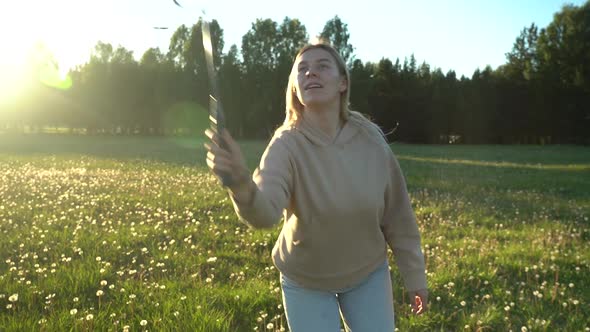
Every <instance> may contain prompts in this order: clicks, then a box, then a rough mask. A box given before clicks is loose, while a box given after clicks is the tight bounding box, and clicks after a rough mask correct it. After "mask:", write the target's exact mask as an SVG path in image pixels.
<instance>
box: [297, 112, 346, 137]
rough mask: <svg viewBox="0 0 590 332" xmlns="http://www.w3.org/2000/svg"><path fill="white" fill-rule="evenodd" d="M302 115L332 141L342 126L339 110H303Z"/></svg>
mask: <svg viewBox="0 0 590 332" xmlns="http://www.w3.org/2000/svg"><path fill="white" fill-rule="evenodd" d="M304 113H305V114H304V116H305V118H306V119H308V120H309V121H310V122H311V123H312V124H313V125H314V126H316V127H317V128H318V129H320V130H321V131H323V132H324V133H325V134H326V135H328V137H331V138H332V139H334V138H335V137H336V136H337V135H338V132H339V131H340V129H341V127H342V125H343V120H342V119H341V117H340V109H339V108H334V107H333V108H330V109H321V110H319V109H309V108H305V111H304Z"/></svg>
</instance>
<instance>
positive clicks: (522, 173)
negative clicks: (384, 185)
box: [0, 135, 590, 331]
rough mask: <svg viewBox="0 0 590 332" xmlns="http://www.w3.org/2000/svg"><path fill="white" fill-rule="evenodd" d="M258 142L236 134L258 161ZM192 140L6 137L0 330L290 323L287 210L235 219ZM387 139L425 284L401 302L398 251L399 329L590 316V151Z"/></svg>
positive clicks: (0, 181)
mask: <svg viewBox="0 0 590 332" xmlns="http://www.w3.org/2000/svg"><path fill="white" fill-rule="evenodd" d="M265 143H266V142H242V146H243V148H244V151H246V154H247V157H248V164H249V165H250V167H251V168H252V169H253V168H254V167H255V166H256V164H257V162H258V160H259V158H260V155H261V153H262V152H263V150H264V147H265ZM202 144H203V139H202V138H196V139H192V140H191V139H186V138H185V139H180V138H134V137H90V136H76V137H70V136H60V135H0V258H1V260H0V330H2V331H5V330H6V331H16V330H18V331H22V330H24V331H29V330H31V331H32V330H43V331H106V330H113V331H115V330H117V331H121V330H124V327H125V326H128V327H129V330H130V331H141V330H150V331H173V330H174V331H177V330H179V329H180V330H186V331H253V330H254V329H257V330H258V331H278V330H280V328H281V327H284V328H286V323H285V316H284V313H283V310H282V307H281V306H280V304H281V296H280V288H279V283H278V271H277V270H276V269H275V268H273V267H272V262H271V260H270V251H271V249H272V246H273V244H274V241H275V240H276V237H277V235H278V233H279V229H280V228H279V227H280V226H277V227H276V228H274V229H271V230H250V229H248V227H246V226H245V225H243V224H241V223H240V222H239V221H238V219H237V217H236V216H235V213H234V212H233V209H232V207H231V204H230V202H229V201H228V198H227V194H226V193H225V192H224V191H223V190H222V189H221V187H220V186H219V185H218V183H217V180H216V179H215V178H214V177H212V176H211V175H210V173H209V172H208V171H207V169H206V167H205V164H204V157H205V151H204V149H203V147H202ZM392 149H393V150H394V152H395V153H396V155H397V156H398V158H399V160H400V163H401V166H402V169H403V170H404V173H405V174H406V177H407V182H408V187H409V190H410V196H411V198H412V203H413V205H414V209H415V211H416V215H417V217H418V222H419V226H420V229H421V231H422V235H423V247H424V251H425V255H426V259H427V269H428V284H429V288H430V300H431V308H430V311H429V312H428V313H427V314H425V315H423V316H421V317H414V316H412V315H411V314H410V311H409V308H408V305H407V300H406V299H405V298H404V296H403V291H404V290H403V288H402V287H401V279H400V276H399V274H398V272H397V269H395V265H392V266H393V267H394V269H393V271H392V277H393V282H394V293H395V294H394V296H395V309H396V324H397V327H398V328H399V330H400V331H509V330H512V331H521V330H522V328H523V327H526V328H527V330H528V331H556V330H565V331H585V330H586V331H588V330H590V323H588V317H590V309H589V308H590V305H589V304H590V278H588V275H590V246H589V244H588V243H589V240H590V228H589V226H588V225H589V222H588V218H589V217H590V149H588V148H585V147H573V146H545V147H537V146H418V145H402V144H393V145H392ZM99 291H100V292H99ZM97 292H98V294H100V296H97ZM14 294H18V299H17V300H15V297H14V296H13V295H14ZM11 300H13V301H11ZM90 315H92V316H90ZM142 321H144V322H143V323H145V326H143V325H142ZM269 323H272V325H273V326H272V327H270V326H269V328H267V325H268V324H269Z"/></svg>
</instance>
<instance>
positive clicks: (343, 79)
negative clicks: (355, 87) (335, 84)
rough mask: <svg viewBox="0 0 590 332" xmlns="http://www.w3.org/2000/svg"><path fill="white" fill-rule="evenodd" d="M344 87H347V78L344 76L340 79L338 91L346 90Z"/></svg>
mask: <svg viewBox="0 0 590 332" xmlns="http://www.w3.org/2000/svg"><path fill="white" fill-rule="evenodd" d="M346 89H348V80H347V79H346V78H345V77H343V78H342V79H341V80H340V87H339V90H340V93H342V92H344V91H346Z"/></svg>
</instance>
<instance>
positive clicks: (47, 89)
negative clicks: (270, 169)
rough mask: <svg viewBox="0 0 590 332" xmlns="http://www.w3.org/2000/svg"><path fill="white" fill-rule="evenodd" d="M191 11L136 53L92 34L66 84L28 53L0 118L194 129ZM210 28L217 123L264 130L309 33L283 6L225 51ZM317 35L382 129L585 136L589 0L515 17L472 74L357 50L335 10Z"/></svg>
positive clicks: (197, 115)
mask: <svg viewBox="0 0 590 332" xmlns="http://www.w3.org/2000/svg"><path fill="white" fill-rule="evenodd" d="M201 23H202V22H201V20H199V21H197V23H195V24H194V25H192V26H185V25H181V26H180V27H178V28H177V29H176V30H175V32H174V33H173V35H172V37H171V39H170V44H169V47H168V50H167V51H166V52H162V51H161V50H160V49H158V48H151V49H148V50H147V51H146V52H145V53H144V54H143V55H142V57H141V58H140V59H139V61H137V60H135V58H134V56H133V52H132V51H130V50H128V49H126V48H125V47H123V46H118V47H116V48H115V47H113V46H112V45H111V44H109V43H104V42H98V43H97V44H96V46H95V47H94V49H93V52H92V54H91V56H90V59H89V60H88V61H87V62H86V63H85V64H83V65H80V66H78V67H76V68H75V69H73V70H71V71H70V73H69V75H70V77H71V86H69V87H68V88H60V86H59V85H57V86H56V85H52V84H47V80H45V81H44V80H43V79H40V75H48V74H47V72H48V70H47V68H55V66H56V61H55V59H53V58H52V57H51V56H46V57H42V59H41V60H39V59H38V60H37V62H36V65H35V66H34V67H33V68H32V69H31V71H30V75H29V78H30V83H31V84H30V85H29V86H30V89H29V91H28V92H27V94H26V95H23V96H22V98H21V100H20V101H15V102H14V103H12V104H4V105H1V106H0V107H2V108H4V110H0V114H2V115H3V116H0V130H2V129H4V130H5V131H9V130H17V131H18V130H22V128H24V127H25V126H27V127H32V128H37V129H40V128H43V127H47V126H55V127H61V128H69V129H70V130H71V131H77V130H82V129H83V131H84V132H85V133H87V134H101V133H103V134H104V133H107V134H141V135H167V134H190V135H193V134H195V132H196V131H198V130H201V129H200V128H202V127H203V122H206V121H207V116H206V113H207V105H208V94H209V80H208V77H207V69H206V63H205V57H204V51H203V46H202V32H201V27H202V24H201ZM211 33H212V43H213V48H214V63H215V67H216V69H217V71H218V76H219V84H220V93H221V98H222V101H223V103H224V108H225V111H226V113H227V122H228V123H227V126H228V129H229V130H230V131H231V132H232V134H233V135H234V136H236V137H238V138H242V139H266V138H268V137H269V136H270V134H271V133H272V132H273V131H274V129H276V128H277V127H278V126H279V125H280V124H281V123H282V121H283V119H284V109H285V104H284V103H285V88H286V85H287V78H288V75H289V72H290V69H291V65H292V63H293V60H294V55H295V54H296V52H297V50H298V49H299V48H300V47H301V46H303V45H304V44H306V43H307V41H308V40H309V35H308V33H307V30H306V28H305V26H304V25H303V24H302V23H301V22H300V21H299V20H298V19H293V18H289V17H286V18H285V19H284V20H283V21H282V22H275V21H273V20H271V19H258V20H256V21H255V22H254V23H252V26H251V29H250V30H249V31H248V32H247V33H246V34H245V35H244V36H243V38H242V45H241V47H240V48H239V49H238V46H237V45H231V47H229V48H228V51H227V52H226V53H223V52H222V50H223V49H224V40H223V29H222V27H221V26H220V25H219V23H218V22H217V21H216V20H213V21H212V23H211ZM320 36H321V38H323V39H325V40H328V41H330V43H332V45H334V46H335V47H336V48H337V49H338V50H339V51H340V53H341V54H342V56H343V58H344V59H345V60H346V61H347V64H348V67H349V70H350V73H351V80H352V82H351V84H352V87H351V108H352V109H354V110H357V111H359V112H361V113H364V114H366V115H367V116H368V117H370V118H371V119H373V120H374V121H375V122H376V123H377V124H378V125H379V126H381V127H382V128H383V130H384V131H385V132H387V133H388V138H389V140H390V141H398V142H408V143H465V144H556V143H557V144H590V42H589V41H590V1H587V2H586V3H585V4H584V5H582V6H574V5H565V6H563V7H562V9H561V10H560V11H559V12H557V13H555V14H554V17H553V21H552V22H551V23H550V24H549V25H548V26H547V27H545V28H539V27H537V26H536V25H535V24H531V25H530V26H528V27H525V28H523V29H522V31H521V32H520V34H519V35H518V36H517V37H516V39H515V41H514V45H513V48H512V50H510V51H509V52H508V53H506V63H505V64H503V65H501V66H499V67H498V68H496V69H495V70H494V69H492V68H491V67H489V66H487V67H485V68H483V69H477V70H475V71H474V73H473V75H472V76H471V77H465V76H461V77H457V75H456V73H455V72H454V71H453V70H449V71H448V72H446V73H443V72H442V71H441V69H440V68H431V66H430V65H429V64H427V63H426V62H422V63H417V61H416V59H415V57H414V55H410V56H409V57H405V58H404V59H403V60H400V59H399V58H397V59H395V60H394V61H392V60H390V59H388V58H382V59H381V60H380V61H378V62H363V61H362V60H361V59H358V58H356V57H355V54H354V47H353V45H351V44H350V42H349V37H350V33H349V31H348V27H347V25H346V24H345V23H344V22H342V20H341V19H340V18H339V17H338V16H335V17H334V18H333V19H331V20H329V21H328V22H326V24H325V26H324V29H323V31H322V32H321V35H320ZM49 74H51V72H50V73H49ZM205 125H206V124H205ZM199 134H200V133H199Z"/></svg>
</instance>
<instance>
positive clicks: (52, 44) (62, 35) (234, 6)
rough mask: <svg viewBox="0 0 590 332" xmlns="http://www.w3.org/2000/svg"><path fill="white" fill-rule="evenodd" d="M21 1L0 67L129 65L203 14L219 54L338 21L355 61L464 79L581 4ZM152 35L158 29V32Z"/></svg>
mask: <svg viewBox="0 0 590 332" xmlns="http://www.w3.org/2000/svg"><path fill="white" fill-rule="evenodd" d="M178 2H179V3H180V4H181V5H182V6H183V8H180V7H177V6H175V5H174V3H173V1H172V0H51V1H48V0H29V1H8V0H2V1H0V43H1V45H2V49H1V51H0V68H8V67H15V66H18V65H19V64H22V63H23V61H24V59H25V58H26V55H27V52H28V50H29V49H30V47H31V45H33V44H34V43H35V41H42V42H43V43H44V44H45V45H46V46H47V47H48V48H49V50H50V51H51V52H52V53H53V54H54V55H55V57H56V58H57V59H58V61H59V63H60V69H61V70H63V71H66V70H67V69H69V68H71V67H73V66H75V65H77V64H83V63H85V62H87V61H88V59H89V55H90V52H91V50H92V48H93V47H94V45H96V43H97V41H98V40H101V41H103V42H109V43H111V44H112V45H113V46H114V47H116V46H118V45H122V46H124V47H125V48H127V49H129V50H132V51H133V53H134V56H135V57H136V59H139V58H141V55H142V54H143V53H144V52H145V50H147V49H148V48H150V47H160V49H162V50H163V51H166V50H167V49H168V44H169V40H170V37H171V35H172V33H173V32H174V30H176V28H177V27H179V26H180V25H181V24H185V25H188V26H190V25H192V24H194V23H195V22H196V21H197V20H198V18H199V16H201V15H203V14H202V13H203V11H205V13H206V15H207V16H208V17H209V18H215V19H216V20H217V21H218V22H219V24H220V26H221V28H222V29H223V30H224V41H225V49H224V50H225V51H227V50H228V49H229V47H230V46H231V45H232V44H236V45H237V46H238V48H240V46H241V40H242V36H243V35H244V34H246V33H247V32H248V30H250V28H251V27H252V23H253V22H255V21H256V19H267V18H270V19H272V20H274V21H276V22H278V23H280V22H282V21H283V19H284V18H285V17H290V18H297V19H299V20H300V21H301V22H302V23H303V25H305V27H306V28H307V32H308V34H309V37H310V39H311V38H313V37H315V36H316V35H318V34H319V33H320V32H321V30H322V29H323V27H324V25H325V23H326V22H327V21H328V20H330V19H332V18H333V17H334V16H335V15H338V17H340V19H341V20H342V21H343V22H344V23H346V24H347V25H348V31H349V33H350V40H349V42H350V43H351V44H352V45H353V46H354V47H355V52H354V53H355V55H356V58H358V59H361V60H363V61H364V62H367V61H371V62H377V61H379V60H380V59H382V58H389V59H391V60H392V61H395V59H396V58H399V59H400V61H402V62H403V59H404V57H408V58H409V57H410V55H411V54H414V56H415V57H416V59H417V61H418V63H422V62H423V61H426V63H428V64H429V65H430V66H431V68H441V70H442V71H443V72H447V71H448V70H455V72H456V73H457V76H458V77H460V76H461V75H465V76H467V77H471V75H472V74H473V72H474V71H475V70H476V69H477V68H480V69H483V68H484V67H485V66H486V65H490V66H491V67H492V68H493V69H495V68H497V67H498V66H499V65H501V64H503V63H505V62H506V56H505V54H506V53H507V52H509V51H510V50H511V49H512V45H513V43H514V40H515V39H516V37H517V36H518V35H519V33H520V31H521V30H522V29H523V28H524V27H527V26H529V25H530V24H531V23H533V22H534V23H535V24H536V25H537V26H539V27H541V28H542V27H546V26H547V25H548V24H549V23H550V22H551V21H552V19H553V14H554V13H556V12H558V11H559V10H560V9H561V7H562V6H563V5H564V4H566V3H571V4H574V5H578V6H579V5H582V4H583V3H584V2H585V0H571V1H562V0H495V1H487V0H486V1H484V0H446V1H438V0H437V1H435V0H431V1H426V0H412V1H410V0H405V1H401V0H363V1H359V2H357V3H354V2H349V1H343V0H339V1H333V0H330V1H328V0H325V1H319V0H299V1H296V2H295V1H289V2H281V1H276V0H255V1H227V0H204V1H203V0H201V1H199V0H178ZM154 27H168V28H169V29H168V30H158V29H154Z"/></svg>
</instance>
